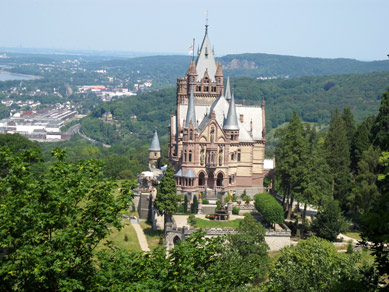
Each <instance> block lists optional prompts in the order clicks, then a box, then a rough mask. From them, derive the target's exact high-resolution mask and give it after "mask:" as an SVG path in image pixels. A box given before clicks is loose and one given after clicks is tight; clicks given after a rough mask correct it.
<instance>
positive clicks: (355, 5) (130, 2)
mask: <svg viewBox="0 0 389 292" xmlns="http://www.w3.org/2000/svg"><path fill="white" fill-rule="evenodd" d="M388 13H389V0H320V1H319V0H207V1H206V0H195V1H187V0H138V1H134V0H0V47H23V48H48V49H66V50H97V51H99V50H102V51H138V52H150V53H165V54H166V53H168V54H187V53H188V48H189V46H190V44H191V43H192V39H193V38H195V39H196V45H195V47H197V46H198V45H199V44H200V43H201V41H202V38H203V36H204V25H205V22H206V14H208V24H209V37H210V41H211V43H212V45H213V46H214V48H215V54H216V55H217V56H222V55H226V54H238V53H268V54H280V55H293V56H302V57H320V58H353V59H358V60H384V59H387V54H389V25H388V16H387V15H388Z"/></svg>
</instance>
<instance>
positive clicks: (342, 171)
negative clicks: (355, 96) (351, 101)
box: [325, 110, 351, 209]
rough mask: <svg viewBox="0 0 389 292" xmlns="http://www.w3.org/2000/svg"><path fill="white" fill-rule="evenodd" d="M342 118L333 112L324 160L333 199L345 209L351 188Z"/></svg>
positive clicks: (336, 111) (348, 156)
mask: <svg viewBox="0 0 389 292" xmlns="http://www.w3.org/2000/svg"><path fill="white" fill-rule="evenodd" d="M347 137H348V136H347V131H346V126H345V123H344V120H343V118H342V117H341V116H340V115H339V113H338V110H335V112H334V114H333V115H332V118H331V124H330V128H329V130H328V132H327V136H326V138H325V149H326V160H327V163H328V165H329V167H330V171H331V173H332V175H333V182H332V184H333V186H332V188H333V197H334V199H335V200H338V201H339V202H340V204H341V206H342V209H346V205H347V201H346V196H347V194H348V192H349V191H350V187H351V184H350V182H351V176H350V163H351V161H350V144H349V142H348V138H347Z"/></svg>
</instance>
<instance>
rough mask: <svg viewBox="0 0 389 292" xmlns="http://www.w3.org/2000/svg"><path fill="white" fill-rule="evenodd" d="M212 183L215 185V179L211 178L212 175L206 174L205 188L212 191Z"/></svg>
mask: <svg viewBox="0 0 389 292" xmlns="http://www.w3.org/2000/svg"><path fill="white" fill-rule="evenodd" d="M214 183H215V177H214V176H213V173H208V180H207V188H208V189H212V190H213V189H214Z"/></svg>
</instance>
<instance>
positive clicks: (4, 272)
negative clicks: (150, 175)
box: [0, 148, 132, 291]
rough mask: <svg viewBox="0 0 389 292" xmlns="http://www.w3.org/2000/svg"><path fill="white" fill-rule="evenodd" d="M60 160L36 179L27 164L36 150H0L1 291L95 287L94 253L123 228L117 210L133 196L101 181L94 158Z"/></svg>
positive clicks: (59, 152)
mask: <svg viewBox="0 0 389 292" xmlns="http://www.w3.org/2000/svg"><path fill="white" fill-rule="evenodd" d="M53 156H54V157H55V158H56V159H57V160H56V161H55V162H53V163H51V164H50V165H49V167H48V170H47V171H46V172H45V173H44V174H43V175H42V176H41V177H40V178H39V179H35V178H34V177H33V176H32V174H31V166H30V164H29V163H28V161H29V160H30V159H32V158H33V152H32V151H30V150H27V151H25V152H22V153H16V154H15V153H12V152H11V151H10V150H8V149H6V148H1V150H0V164H1V165H2V168H3V170H7V171H2V174H1V177H0V194H1V197H0V205H1V206H2V207H1V208H0V225H1V226H2V228H1V232H0V246H1V247H3V248H5V251H6V254H5V255H4V256H2V257H1V259H0V261H1V269H0V279H1V280H0V286H1V287H2V289H3V290H4V291H13V290H17V291H58V290H62V291H75V290H85V289H86V290H88V289H90V288H91V286H93V285H94V283H93V281H92V278H93V276H94V273H95V268H94V265H95V260H94V250H95V248H96V246H97V244H98V243H99V242H100V241H101V240H102V239H103V238H105V237H107V236H108V234H109V233H110V231H109V228H108V227H109V226H112V227H115V228H119V229H120V227H121V223H120V222H121V220H120V216H119V212H120V211H122V210H123V209H126V208H128V203H129V200H130V199H131V198H132V194H130V192H129V188H127V187H126V186H125V185H122V188H121V190H122V191H121V193H120V195H118V196H116V197H115V196H114V195H113V190H114V189H116V188H117V186H116V185H115V184H114V183H112V182H111V181H106V180H103V179H102V175H101V165H100V164H99V163H98V162H97V161H80V162H79V163H77V164H73V163H69V162H65V160H64V159H65V157H66V155H65V153H64V152H63V151H62V150H60V149H56V150H55V151H53Z"/></svg>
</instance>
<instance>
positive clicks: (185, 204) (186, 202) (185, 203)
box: [184, 195, 188, 213]
mask: <svg viewBox="0 0 389 292" xmlns="http://www.w3.org/2000/svg"><path fill="white" fill-rule="evenodd" d="M184 213H188V196H187V195H185V197H184Z"/></svg>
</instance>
